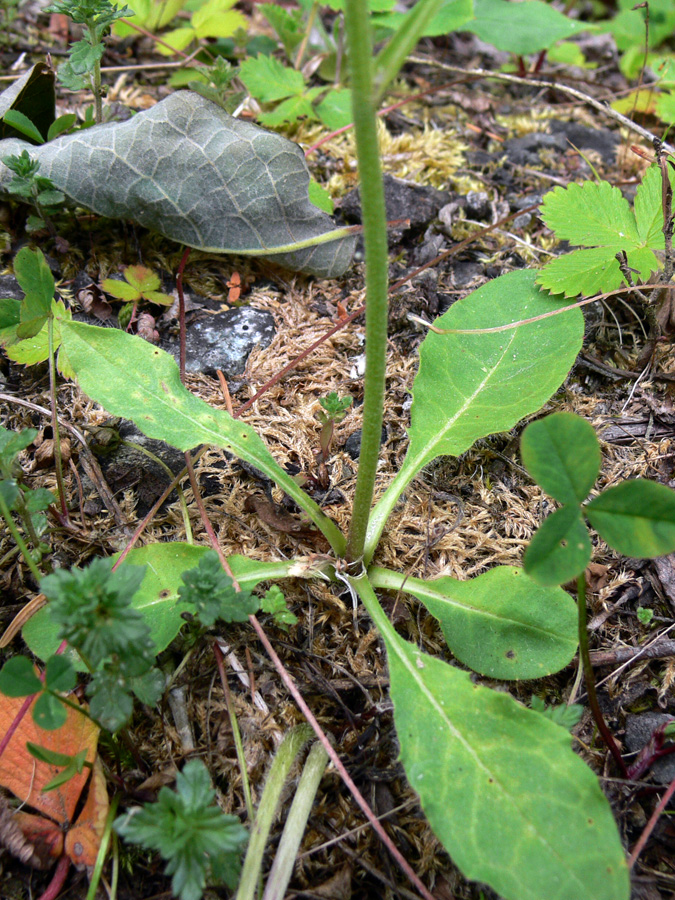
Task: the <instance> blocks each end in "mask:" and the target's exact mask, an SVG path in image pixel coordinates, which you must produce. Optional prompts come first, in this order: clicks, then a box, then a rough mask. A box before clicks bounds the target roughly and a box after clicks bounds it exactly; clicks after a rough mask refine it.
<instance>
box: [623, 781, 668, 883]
mask: <svg viewBox="0 0 675 900" xmlns="http://www.w3.org/2000/svg"><path fill="white" fill-rule="evenodd" d="M673 794H675V778H674V779H673V780H672V781H671V782H670V784H669V785H668V790H667V791H666V792H665V794H664V795H663V797H661V799H660V800H659V802H658V804H657V806H656V809H655V810H654V812H653V813H652V814H651V816H650V819H649V821H648V822H647V824H646V825H645V828H644V831H643V832H642V834H641V835H640V837H639V839H638V842H637V844H636V845H635V846H634V847H633V850H632V853H631V855H630V856H629V857H628V868H629V869H632V868H633V866H634V865H635V862H636V860H637V858H638V856H639V855H640V854H641V853H642V851H643V850H644V847H645V844H646V843H647V841H648V840H649V836H650V835H651V833H652V831H653V830H654V828H655V827H656V823H657V822H658V820H659V816H660V815H661V813H662V812H663V810H664V809H665V808H666V806H668V803H669V802H670V798H671V797H672V796H673Z"/></svg>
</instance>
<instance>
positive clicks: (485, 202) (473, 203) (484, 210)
mask: <svg viewBox="0 0 675 900" xmlns="http://www.w3.org/2000/svg"><path fill="white" fill-rule="evenodd" d="M466 214H467V216H468V218H470V219H478V221H479V222H480V221H483V220H484V219H489V218H490V197H489V195H488V194H486V193H485V191H469V193H468V194H467V195H466Z"/></svg>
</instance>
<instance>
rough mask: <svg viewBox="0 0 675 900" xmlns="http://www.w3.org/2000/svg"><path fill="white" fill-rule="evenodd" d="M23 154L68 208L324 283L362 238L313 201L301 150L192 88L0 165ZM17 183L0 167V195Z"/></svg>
mask: <svg viewBox="0 0 675 900" xmlns="http://www.w3.org/2000/svg"><path fill="white" fill-rule="evenodd" d="M23 149H28V150H30V152H31V156H32V158H33V159H37V160H38V161H39V163H40V175H44V176H46V177H48V178H51V180H52V182H53V183H54V185H55V186H56V187H57V188H58V189H59V190H60V191H62V192H63V193H64V194H65V195H66V197H68V198H69V199H70V200H71V201H74V202H75V203H77V204H79V205H81V206H85V207H87V208H89V209H91V210H93V211H94V212H95V213H98V214H99V215H103V216H109V217H111V218H121V219H134V220H135V221H137V222H139V223H140V224H141V225H143V226H145V227H147V228H152V229H154V230H155V231H159V232H160V233H161V234H163V235H164V236H165V237H168V238H170V239H171V240H174V241H178V242H179V243H181V244H186V245H187V246H189V247H196V248H197V249H199V250H208V251H209V252H213V253H239V254H246V255H254V256H268V257H270V258H271V259H272V260H273V261H275V262H278V263H279V264H280V265H283V266H286V267H287V268H290V269H294V270H296V271H302V272H307V273H309V274H313V275H318V276H321V277H334V276H337V275H341V274H342V273H343V272H344V271H345V270H346V269H347V267H348V266H349V264H350V262H351V258H352V253H353V250H354V242H355V238H353V237H351V236H345V231H344V230H343V229H338V230H337V231H336V230H335V229H334V227H333V223H332V222H331V219H330V218H329V216H327V215H326V214H325V213H323V212H321V210H319V209H317V208H316V207H315V206H313V205H312V204H311V203H310V202H309V198H308V195H307V189H308V185H309V171H308V169H307V164H306V162H305V158H304V155H303V153H302V150H301V149H300V147H298V145H297V144H294V143H292V142H291V141H289V140H287V139H286V138H284V137H282V136H281V135H278V134H273V133H271V132H268V131H265V130H263V129H262V128H258V126H257V125H253V124H251V123H250V122H245V121H243V120H242V119H234V118H232V116H229V115H228V114H227V113H226V112H225V110H224V109H222V108H221V107H220V106H218V105H216V104H215V103H212V102H211V101H210V100H207V99H206V98H205V97H202V96H201V95H200V94H197V93H193V92H192V91H178V92H177V93H175V94H172V95H171V96H170V97H167V98H166V100H162V101H161V102H160V103H158V104H157V105H156V106H153V107H152V109H149V110H145V111H143V112H140V113H138V114H137V115H136V116H134V117H133V118H131V119H129V120H128V121H126V122H111V123H108V124H106V125H97V126H94V127H93V128H89V129H87V130H86V131H80V132H77V133H75V134H69V135H65V136H63V137H60V138H58V139H57V140H55V141H51V142H50V143H48V144H44V145H43V146H41V147H32V146H29V145H28V144H26V143H24V142H22V141H18V140H14V139H11V140H7V141H2V142H0V159H1V158H2V157H3V156H6V155H8V154H18V153H21V151H22V150H23ZM12 177H13V176H12V173H11V172H10V171H9V169H7V167H6V166H4V165H3V164H2V163H0V191H2V190H3V188H6V186H7V184H8V183H9V181H10V180H11V178H12ZM336 238H337V239H336ZM320 241H323V242H322V243H319V242H320ZM300 248H304V249H300Z"/></svg>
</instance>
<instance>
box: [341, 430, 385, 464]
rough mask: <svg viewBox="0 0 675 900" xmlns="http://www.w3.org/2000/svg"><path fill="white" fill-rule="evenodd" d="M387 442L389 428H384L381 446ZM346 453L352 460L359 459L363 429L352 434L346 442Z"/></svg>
mask: <svg viewBox="0 0 675 900" xmlns="http://www.w3.org/2000/svg"><path fill="white" fill-rule="evenodd" d="M386 440H387V426H386V425H383V426H382V436H381V438H380V446H382V444H384V442H385V441H386ZM345 453H347V454H348V455H349V456H350V457H351V458H352V459H358V458H359V456H360V455H361V429H360V428H359V430H358V431H355V432H354V433H353V434H350V435H349V437H348V438H347V440H346V441H345Z"/></svg>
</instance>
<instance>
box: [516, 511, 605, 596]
mask: <svg viewBox="0 0 675 900" xmlns="http://www.w3.org/2000/svg"><path fill="white" fill-rule="evenodd" d="M592 550H593V548H592V545H591V539H590V537H589V536H588V530H587V528H586V526H585V524H584V521H583V518H582V516H581V510H580V509H579V507H578V506H576V505H574V506H563V507H562V508H561V509H557V510H556V511H555V512H554V513H552V514H551V515H550V516H549V517H548V518H546V519H544V521H543V522H542V524H541V525H540V526H539V529H538V530H537V531H536V532H535V535H534V537H533V538H532V540H531V541H530V544H529V546H528V548H527V550H526V551H525V557H524V559H523V563H524V565H525V571H526V572H527V574H528V575H529V576H530V578H532V580H533V581H536V582H537V584H541V585H544V586H545V587H552V586H553V585H555V584H564V583H565V582H566V581H571V580H572V579H573V578H576V577H577V575H580V574H581V573H582V572H583V571H584V569H585V568H586V566H587V565H588V563H589V562H590V560H591V552H592Z"/></svg>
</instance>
